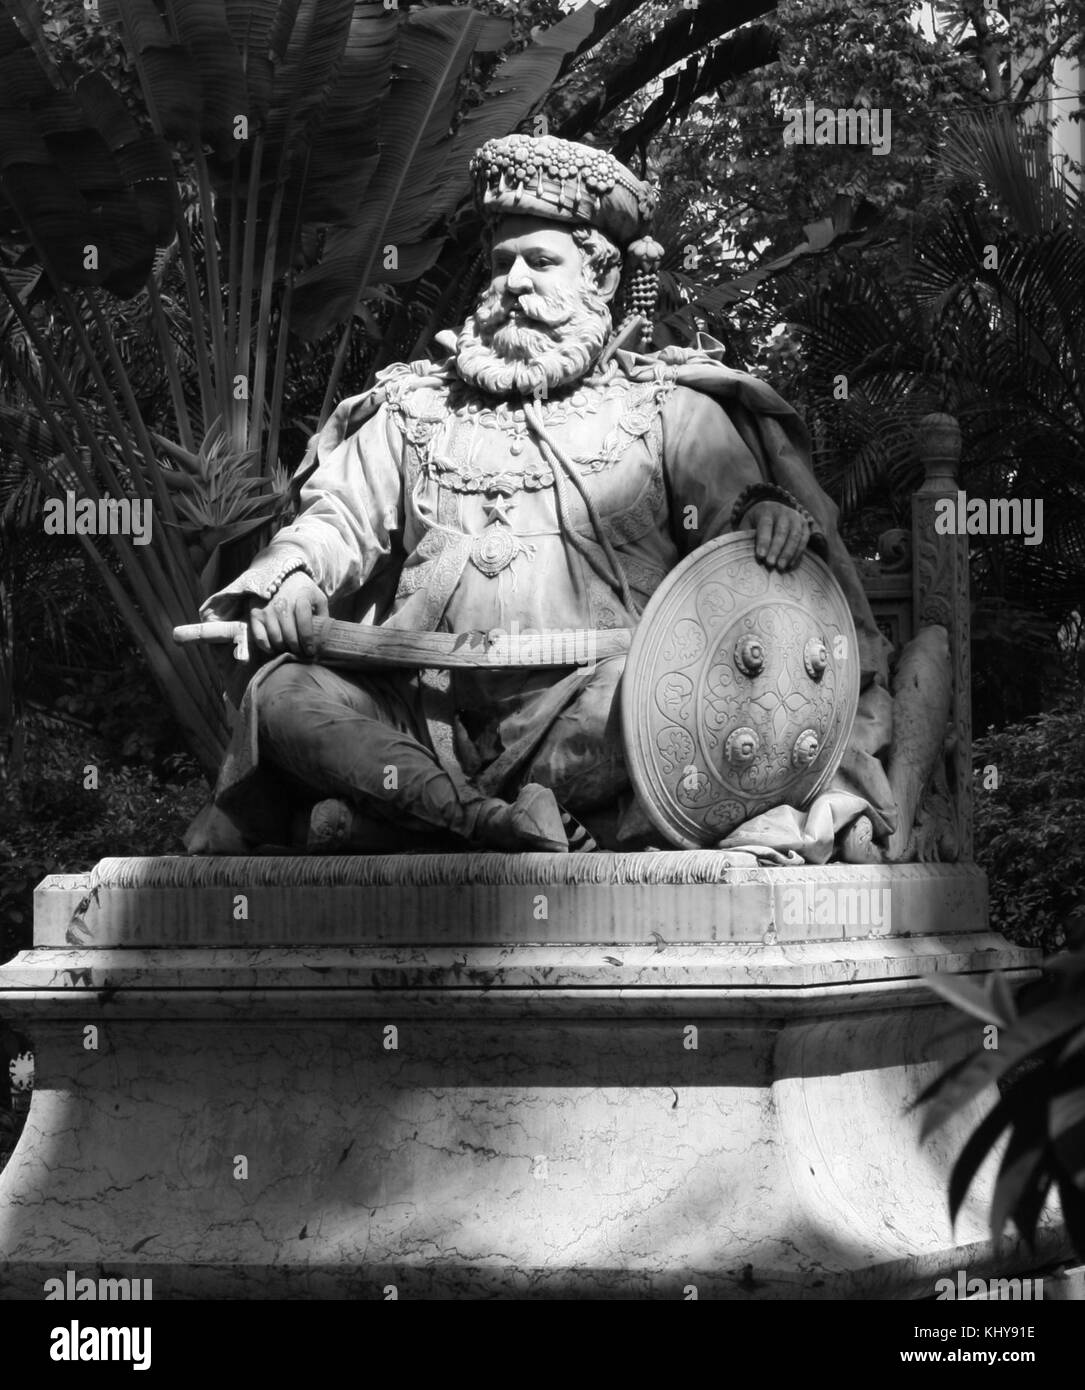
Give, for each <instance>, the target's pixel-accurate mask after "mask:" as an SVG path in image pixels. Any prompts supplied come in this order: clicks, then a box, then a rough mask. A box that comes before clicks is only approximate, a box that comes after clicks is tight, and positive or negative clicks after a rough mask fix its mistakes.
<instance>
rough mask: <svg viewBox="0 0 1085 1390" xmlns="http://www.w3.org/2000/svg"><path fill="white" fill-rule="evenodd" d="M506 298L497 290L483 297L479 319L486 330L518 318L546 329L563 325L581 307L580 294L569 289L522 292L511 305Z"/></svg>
mask: <svg viewBox="0 0 1085 1390" xmlns="http://www.w3.org/2000/svg"><path fill="white" fill-rule="evenodd" d="M502 301H503V296H502V295H501V294H500V293H499V292H498V291H497V290H487V291H486V293H485V294H484V295H483V296H482V298H481V299H480V300H479V304H478V308H477V309H476V310H475V321H476V322H477V324H478V326H479V327H480V328H481V329H482V330H483V331H486V330H489V331H491V332H492V331H493V330H494V329H496V328H500V327H501V326H502V325H503V324H506V323H511V322H513V321H514V320H515V319H520V320H522V321H526V322H528V323H538V324H541V325H542V326H543V327H544V328H562V327H563V326H564V325H565V324H567V323H568V322H569V320H570V319H571V318H572V317H573V315H574V314H575V313H576V311H577V309H578V307H579V302H578V296H577V295H575V294H570V293H568V292H565V293H559V294H554V295H551V296H547V295H542V294H521V295H518V296H516V297H515V298H514V299H513V302H512V303H511V304H505V303H503V302H502Z"/></svg>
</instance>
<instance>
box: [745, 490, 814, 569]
mask: <svg viewBox="0 0 1085 1390" xmlns="http://www.w3.org/2000/svg"><path fill="white" fill-rule="evenodd" d="M742 529H743V530H744V531H745V530H750V531H753V532H754V533H755V538H754V544H755V549H754V554H755V555H756V556H757V558H758V560H760V562H761V563H762V564H763V565H766V566H767V567H768V568H769V569H773V568H775V569H780V570H789V569H791V568H792V566H793V565H797V564H798V563H799V561H800V560H801V559H802V556H803V552H804V551H805V550H806V547H807V544H808V543H809V540H810V523H809V521H807V519H806V517H805V516H803V515H802V513H801V512H797V511H796V510H795V509H794V507H788V506H786V505H785V504H784V503H783V502H771V501H764V502H756V503H754V505H753V506H752V507H751V508H750V509H749V511H748V512H747V513H746V515H745V516H744V517H743V518H742Z"/></svg>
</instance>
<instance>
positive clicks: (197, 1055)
mask: <svg viewBox="0 0 1085 1390" xmlns="http://www.w3.org/2000/svg"><path fill="white" fill-rule="evenodd" d="M986 923H987V916H986V887H985V880H984V877H983V875H982V874H981V873H980V871H979V870H978V869H976V868H974V867H971V866H958V865H953V866H922V865H907V866H900V867H895V868H893V869H888V870H887V869H885V868H882V867H864V868H850V867H847V866H843V865H839V866H838V865H832V866H827V867H825V868H820V869H818V868H809V869H805V870H794V869H788V870H765V869H753V870H751V869H732V868H729V867H727V860H726V856H725V855H721V854H718V853H713V852H707V851H706V852H703V853H701V852H673V853H672V852H668V853H657V854H624V855H623V854H596V855H568V856H557V857H551V856H547V855H520V856H510V855H496V854H494V855H479V856H443V855H441V856H424V857H419V858H411V859H405V858H397V857H389V858H350V859H320V858H308V859H285V858H284V859H263V860H253V859H247V860H245V859H237V860H233V859H211V860H190V859H149V860H106V861H103V863H102V864H100V865H99V866H98V868H97V869H96V870H95V871H94V873H93V875H65V876H57V877H53V878H50V879H47V880H46V881H45V882H44V883H43V884H42V886H41V887H40V889H39V890H38V894H37V903H36V920H35V947H34V949H33V950H32V951H28V952H25V953H24V954H23V955H21V956H19V957H17V958H16V959H15V960H14V961H12V962H11V963H10V964H9V965H7V966H5V967H4V968H3V969H2V970H0V1015H2V1016H3V1017H5V1018H6V1019H7V1020H9V1021H10V1022H11V1023H12V1024H13V1025H15V1026H17V1027H18V1028H20V1029H21V1030H22V1031H24V1032H26V1033H28V1034H29V1035H30V1037H31V1038H32V1040H33V1043H34V1047H35V1054H36V1067H37V1076H36V1089H35V1097H34V1102H33V1106H32V1108H31V1112H30V1117H29V1120H28V1123H27V1127H26V1130H25V1132H24V1134H23V1137H22V1140H21V1141H20V1144H19V1147H18V1149H17V1150H16V1153H15V1155H14V1157H13V1158H12V1160H11V1162H10V1164H9V1165H8V1167H7V1169H6V1170H5V1172H4V1173H3V1175H2V1176H0V1260H2V1261H3V1265H2V1269H0V1279H2V1282H3V1289H2V1290H0V1292H2V1294H3V1295H4V1296H6V1297H28V1298H40V1297H41V1296H42V1286H43V1282H44V1280H46V1279H47V1278H51V1277H57V1276H59V1277H61V1278H63V1277H64V1275H65V1272H66V1271H67V1270H69V1269H70V1270H74V1271H76V1273H77V1274H78V1275H91V1276H95V1275H97V1274H99V1273H105V1274H108V1275H110V1276H113V1277H125V1276H127V1277H131V1278H151V1279H153V1287H154V1297H155V1298H156V1299H157V1298H168V1297H216V1298H217V1297H254V1298H267V1297H321V1298H342V1297H350V1298H356V1297H363V1298H364V1297H369V1298H384V1297H389V1296H392V1295H391V1293H390V1286H394V1288H395V1291H396V1294H397V1295H398V1296H399V1297H404V1298H405V1297H417V1296H429V1297H464V1298H476V1297H546V1296H565V1297H603V1298H615V1297H661V1298H683V1297H689V1296H691V1295H690V1292H689V1290H690V1288H691V1287H693V1288H695V1289H696V1294H697V1296H698V1297H701V1298H733V1299H744V1298H811V1299H819V1298H822V1299H824V1298H852V1297H860V1298H862V1297H875V1298H879V1297H890V1298H922V1297H931V1296H932V1295H933V1292H934V1288H933V1286H934V1281H935V1280H936V1279H937V1278H939V1277H941V1276H943V1275H946V1274H950V1275H954V1274H955V1273H956V1271H957V1270H959V1269H964V1270H966V1271H968V1272H970V1273H972V1274H986V1273H990V1272H1001V1271H1005V1270H1010V1269H1012V1270H1015V1271H1016V1272H1018V1273H1020V1272H1021V1271H1022V1270H1023V1269H1026V1268H1030V1267H1031V1268H1035V1267H1037V1266H1039V1265H1040V1264H1042V1263H1044V1262H1045V1261H1047V1260H1049V1259H1051V1258H1054V1257H1055V1256H1057V1255H1059V1254H1060V1253H1061V1246H1060V1245H1059V1243H1058V1239H1057V1236H1056V1234H1054V1233H1053V1231H1052V1232H1049V1234H1048V1235H1047V1236H1046V1237H1045V1241H1046V1244H1045V1243H1041V1248H1040V1250H1039V1251H1038V1252H1037V1254H1036V1255H1035V1256H1026V1255H1024V1254H1023V1253H1022V1252H1021V1251H1020V1250H1018V1249H1016V1248H1015V1247H1013V1246H1008V1247H1007V1248H1006V1249H1005V1250H1004V1251H1003V1253H1002V1256H1001V1258H1000V1259H999V1260H998V1261H996V1260H994V1259H993V1257H992V1254H991V1251H990V1247H989V1246H988V1244H987V1241H986V1226H985V1206H984V1203H983V1194H982V1193H980V1194H979V1195H978V1197H977V1198H976V1199H974V1200H973V1202H972V1203H971V1204H970V1205H969V1206H968V1207H967V1208H966V1210H965V1213H964V1215H963V1217H962V1219H961V1220H960V1221H959V1223H958V1228H957V1232H956V1236H954V1235H953V1234H952V1233H951V1232H950V1229H949V1224H948V1218H947V1215H946V1195H945V1192H946V1178H947V1174H948V1171H949V1167H950V1164H951V1160H952V1158H953V1156H954V1155H955V1154H956V1152H957V1150H958V1149H959V1147H960V1143H961V1141H962V1136H963V1135H964V1133H965V1132H966V1131H967V1129H968V1128H969V1127H970V1125H971V1123H972V1122H973V1121H974V1119H975V1117H976V1114H977V1113H978V1110H977V1111H973V1112H972V1114H970V1115H968V1116H965V1117H963V1118H962V1122H961V1125H960V1126H959V1127H958V1128H957V1129H956V1130H955V1131H954V1132H947V1133H945V1134H942V1135H939V1136H938V1138H937V1140H936V1141H935V1142H934V1143H930V1144H927V1145H925V1146H923V1147H920V1146H919V1144H918V1139H917V1135H918V1125H919V1121H918V1118H917V1116H916V1115H915V1114H909V1113H908V1112H907V1110H906V1107H907V1106H908V1104H909V1103H910V1102H911V1101H912V1100H913V1099H914V1098H915V1096H916V1094H917V1093H918V1091H919V1090H920V1089H921V1087H922V1086H923V1085H924V1084H925V1083H926V1082H927V1081H928V1080H929V1079H930V1078H931V1077H932V1076H933V1075H934V1074H936V1072H937V1071H938V1069H939V1068H940V1067H941V1066H942V1065H943V1064H944V1063H945V1062H946V1061H947V1060H948V1059H950V1058H951V1057H952V1056H954V1055H957V1053H958V1052H959V1050H960V1049H961V1048H962V1045H963V1044H962V1039H963V1038H966V1035H964V1034H962V1033H961V1032H960V1029H961V1027H962V1020H961V1017H960V1015H958V1014H957V1013H956V1012H955V1011H953V1010H950V1009H947V1008H946V1007H945V1006H944V1005H942V1004H940V1003H939V1002H938V1001H937V999H936V997H935V996H934V995H933V994H932V993H931V992H930V991H929V990H928V989H927V988H926V987H925V985H924V984H923V977H924V976H925V975H929V974H930V973H932V972H934V971H955V972H977V971H985V970H990V969H992V968H996V967H997V968H1002V969H1006V970H1009V971H1010V972H1012V974H1011V979H1017V980H1022V979H1024V978H1026V977H1028V976H1029V975H1030V974H1031V973H1033V971H1034V966H1035V959H1034V957H1035V953H1033V952H1028V951H1024V950H1020V949H1016V948H1013V947H1010V946H1008V945H1007V944H1006V942H1005V941H1004V940H1003V939H1002V938H1000V937H998V936H995V935H992V934H990V933H989V932H988V931H987V927H986ZM963 1026H964V1027H968V1026H969V1025H968V1024H967V1023H965V1024H964V1025H963ZM974 1026H976V1027H978V1026H979V1025H974ZM966 1041H967V1045H971V1044H972V1042H973V1039H972V1038H971V1037H967V1038H966ZM983 1108H984V1107H983V1106H982V1105H981V1106H980V1107H979V1108H978V1109H979V1110H982V1109H983Z"/></svg>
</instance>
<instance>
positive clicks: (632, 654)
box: [621, 531, 859, 849]
mask: <svg viewBox="0 0 1085 1390" xmlns="http://www.w3.org/2000/svg"><path fill="white" fill-rule="evenodd" d="M621 698H622V734H623V738H624V742H625V753H626V762H627V764H628V766H629V771H630V775H631V777H632V779H633V786H634V787H635V788H636V792H637V796H638V798H639V799H640V802H641V804H642V805H643V807H644V809H645V811H646V812H647V814H648V815H649V816H650V817H651V819H652V821H653V823H654V824H655V825H656V826H657V828H658V829H659V830H660V831H661V832H662V833H663V834H664V835H665V836H666V837H667V839H668V840H669V841H670V842H671V843H672V844H675V845H680V846H682V847H683V848H685V849H696V848H699V847H702V846H705V845H711V844H714V843H715V842H716V841H717V840H721V839H723V838H724V836H726V835H729V834H730V833H731V831H732V830H734V829H735V827H736V826H738V825H741V824H742V822H743V821H745V820H749V819H750V818H751V817H752V816H756V815H760V813H761V812H762V811H768V810H771V809H772V808H773V807H775V806H784V805H788V806H795V807H798V808H800V809H801V808H802V807H804V806H806V805H808V804H809V802H810V801H812V800H813V798H814V797H815V796H816V795H817V794H818V792H820V791H821V790H823V789H824V787H825V785H826V784H827V783H828V781H829V779H830V778H831V777H832V775H833V773H834V772H835V771H836V769H837V768H838V767H839V766H840V760H841V758H842V757H843V756H844V748H845V745H846V743H847V740H848V737H849V735H850V733H851V728H852V723H853V721H854V719H855V709H856V705H857V704H858V701H859V653H858V647H857V644H856V640H855V625H854V623H853V622H852V617H851V612H850V610H849V608H848V602H847V599H846V598H845V597H844V593H843V590H842V589H841V588H840V586H839V584H837V582H836V580H835V579H834V578H833V576H832V574H831V573H830V572H829V569H828V567H827V566H826V565H824V564H823V563H822V562H821V560H819V559H818V558H817V556H815V555H811V554H810V552H809V551H807V552H806V553H805V554H804V555H803V557H802V559H801V560H800V561H799V563H798V565H797V566H796V567H795V568H794V569H791V570H788V571H787V572H786V573H780V572H779V571H778V570H770V569H766V567H765V566H764V565H762V564H760V563H759V562H758V561H757V560H756V559H755V557H754V536H753V533H752V532H750V531H742V532H733V533H731V534H729V535H726V536H721V537H720V538H719V539H718V540H715V541H710V542H709V543H708V544H707V545H704V546H701V547H700V549H699V550H695V551H694V552H693V554H692V555H689V556H687V558H686V559H685V560H683V561H682V563H681V564H680V565H678V566H677V567H676V568H675V569H673V570H672V571H671V573H670V574H669V575H668V576H667V578H666V579H665V580H664V581H663V583H662V584H661V585H660V586H659V588H658V589H657V590H656V592H655V593H654V594H653V595H652V598H651V599H650V600H649V603H648V606H647V607H646V608H645V610H644V614H643V616H642V618H641V620H640V623H639V625H638V626H637V629H636V631H635V632H634V634H633V641H632V644H631V646H630V649H629V657H628V659H627V661H626V667H625V674H624V675H623V677H622V696H621Z"/></svg>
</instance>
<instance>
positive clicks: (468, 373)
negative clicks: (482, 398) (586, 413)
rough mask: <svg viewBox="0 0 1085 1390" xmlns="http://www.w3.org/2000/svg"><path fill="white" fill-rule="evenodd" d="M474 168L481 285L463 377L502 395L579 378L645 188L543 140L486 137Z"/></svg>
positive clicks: (465, 341)
mask: <svg viewBox="0 0 1085 1390" xmlns="http://www.w3.org/2000/svg"><path fill="white" fill-rule="evenodd" d="M471 167H472V171H473V172H474V174H475V179H476V197H477V201H478V204H479V207H480V208H481V210H482V213H483V215H484V217H485V218H486V233H485V250H486V253H487V255H488V258H489V281H488V283H487V286H486V289H485V291H484V292H483V295H482V298H481V299H480V301H479V304H478V306H477V307H476V310H475V313H474V314H473V315H472V316H471V317H470V318H469V319H468V320H467V322H466V324H465V325H464V327H463V329H462V331H461V333H460V336H459V340H458V342H457V362H458V366H459V370H460V373H461V375H462V376H463V377H464V378H465V380H467V381H470V382H472V383H473V384H475V385H478V386H480V387H482V388H483V389H484V390H487V391H491V392H494V393H496V394H502V395H504V394H510V393H513V392H518V393H521V394H525V395H527V394H532V393H533V392H536V391H538V390H540V389H545V390H547V391H549V390H554V389H556V388H557V387H560V386H563V385H566V384H568V383H570V382H573V381H576V380H578V379H579V378H580V377H582V376H584V375H585V373H586V372H588V371H589V370H590V368H591V366H592V364H593V363H594V362H595V360H596V359H597V358H598V356H599V354H600V352H601V351H602V349H603V347H604V345H605V344H606V341H607V339H608V337H609V335H610V332H611V328H612V316H611V304H612V301H613V300H614V297H615V294H616V293H617V290H618V285H619V282H620V280H621V276H622V269H623V256H624V252H625V249H626V247H627V246H628V245H629V243H630V242H631V241H632V240H633V239H634V238H636V237H642V235H643V232H644V229H645V227H646V226H647V222H648V219H649V218H650V216H651V211H652V193H651V190H650V189H649V187H648V185H647V184H644V183H641V182H640V181H639V180H638V179H635V178H634V177H633V175H632V174H631V173H630V172H629V170H628V169H625V168H624V166H622V165H621V164H619V163H618V161H617V160H615V159H613V158H612V157H611V156H610V155H608V154H607V153H606V152H605V151H601V150H594V149H591V148H590V147H589V146H587V145H576V144H572V143H570V142H569V141H566V140H557V139H554V138H552V137H550V136H544V137H540V138H532V137H530V136H527V135H511V136H509V137H507V139H505V140H491V141H489V142H488V143H487V144H486V145H484V146H483V147H482V149H481V150H480V151H479V152H478V153H477V154H476V155H475V157H474V159H473V160H472V165H471ZM653 245H654V243H653Z"/></svg>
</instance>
